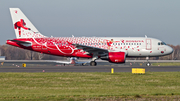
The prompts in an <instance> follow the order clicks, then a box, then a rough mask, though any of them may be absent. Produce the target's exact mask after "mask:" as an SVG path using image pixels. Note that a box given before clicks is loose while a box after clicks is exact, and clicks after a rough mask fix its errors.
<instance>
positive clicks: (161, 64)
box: [152, 62, 180, 66]
mask: <svg viewBox="0 0 180 101" xmlns="http://www.w3.org/2000/svg"><path fill="white" fill-rule="evenodd" d="M152 66H180V63H179V62H166V63H152Z"/></svg>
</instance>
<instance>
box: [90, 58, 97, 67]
mask: <svg viewBox="0 0 180 101" xmlns="http://www.w3.org/2000/svg"><path fill="white" fill-rule="evenodd" d="M96 59H98V56H95V57H93V58H92V61H91V62H90V65H91V66H96V65H97V63H96Z"/></svg>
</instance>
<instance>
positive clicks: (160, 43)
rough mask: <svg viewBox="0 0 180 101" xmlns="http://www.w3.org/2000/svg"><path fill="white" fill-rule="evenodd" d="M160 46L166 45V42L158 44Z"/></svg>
mask: <svg viewBox="0 0 180 101" xmlns="http://www.w3.org/2000/svg"><path fill="white" fill-rule="evenodd" d="M158 45H166V43H165V42H158Z"/></svg>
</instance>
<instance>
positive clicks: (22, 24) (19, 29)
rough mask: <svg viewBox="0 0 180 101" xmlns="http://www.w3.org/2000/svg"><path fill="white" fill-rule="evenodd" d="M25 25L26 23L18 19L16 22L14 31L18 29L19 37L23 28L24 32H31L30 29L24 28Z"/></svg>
mask: <svg viewBox="0 0 180 101" xmlns="http://www.w3.org/2000/svg"><path fill="white" fill-rule="evenodd" d="M15 12H16V11H15ZM25 25H26V23H25V22H24V20H23V19H20V21H18V22H16V23H15V24H14V29H18V31H19V37H21V28H23V29H25V30H31V29H30V28H28V27H26V26H25Z"/></svg>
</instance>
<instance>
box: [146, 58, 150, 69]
mask: <svg viewBox="0 0 180 101" xmlns="http://www.w3.org/2000/svg"><path fill="white" fill-rule="evenodd" d="M146 60H147V64H146V66H148V67H149V66H151V63H150V62H149V57H146Z"/></svg>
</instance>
